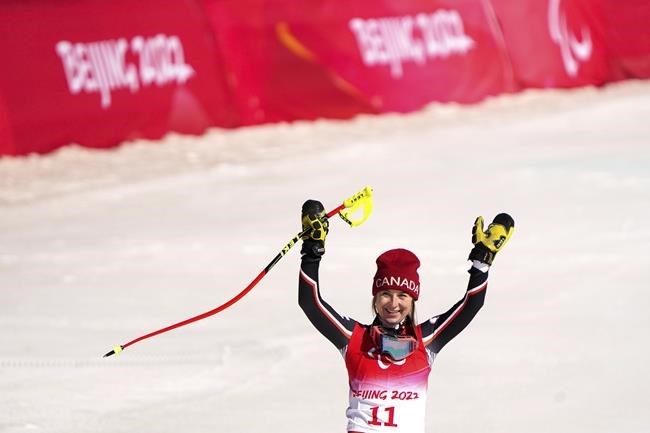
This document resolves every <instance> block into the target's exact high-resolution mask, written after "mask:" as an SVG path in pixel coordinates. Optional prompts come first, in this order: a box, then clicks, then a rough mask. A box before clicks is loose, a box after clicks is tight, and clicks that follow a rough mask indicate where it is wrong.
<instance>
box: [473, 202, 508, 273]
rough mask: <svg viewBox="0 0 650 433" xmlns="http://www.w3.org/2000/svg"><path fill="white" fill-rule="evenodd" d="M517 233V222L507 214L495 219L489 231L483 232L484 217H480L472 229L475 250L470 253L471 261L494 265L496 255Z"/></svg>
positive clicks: (501, 214)
mask: <svg viewBox="0 0 650 433" xmlns="http://www.w3.org/2000/svg"><path fill="white" fill-rule="evenodd" d="M514 231H515V220H514V219H513V218H512V217H511V216H510V215H508V214H507V213H500V214H499V215H497V216H495V217H494V220H492V223H491V224H490V225H489V226H488V228H487V230H485V231H483V217H482V216H479V217H478V218H476V221H474V227H472V243H473V244H474V248H473V249H472V251H471V252H470V253H469V257H468V259H469V260H478V261H479V262H482V263H486V264H488V265H491V264H492V261H493V260H494V256H495V255H496V253H498V252H499V251H501V249H503V247H504V246H505V244H506V243H507V242H508V240H509V239H510V236H512V233H513V232H514Z"/></svg>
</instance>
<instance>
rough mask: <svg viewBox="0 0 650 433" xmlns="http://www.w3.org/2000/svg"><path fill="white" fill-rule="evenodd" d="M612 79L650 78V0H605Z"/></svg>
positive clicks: (604, 15)
mask: <svg viewBox="0 0 650 433" xmlns="http://www.w3.org/2000/svg"><path fill="white" fill-rule="evenodd" d="M603 23H604V27H605V29H607V31H606V35H607V41H606V42H607V51H608V58H609V67H610V71H611V78H612V79H617V80H621V79H627V78H650V2H649V1H648V0H625V1H624V2H621V1H619V0H603Z"/></svg>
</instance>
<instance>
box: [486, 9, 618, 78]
mask: <svg viewBox="0 0 650 433" xmlns="http://www.w3.org/2000/svg"><path fill="white" fill-rule="evenodd" d="M492 4H493V5H494V9H495V14H496V15H497V16H498V17H499V22H500V23H501V26H502V29H503V35H504V38H505V44H506V46H507V47H508V54H509V56H510V60H511V62H512V67H513V69H514V73H515V76H516V77H517V81H518V83H519V85H520V86H521V87H522V88H526V87H542V88H543V87H552V88H556V87H576V86H581V85H591V84H603V83H604V82H606V81H607V80H608V78H609V75H610V71H609V68H608V64H607V46H606V32H605V28H604V25H603V19H602V2H594V1H591V0H543V1H539V0H528V1H519V2H513V1H509V0H492Z"/></svg>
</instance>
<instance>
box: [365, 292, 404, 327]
mask: <svg viewBox="0 0 650 433" xmlns="http://www.w3.org/2000/svg"><path fill="white" fill-rule="evenodd" d="M374 305H375V311H376V312H377V314H378V315H379V319H380V320H381V321H382V323H383V324H384V325H385V326H387V327H394V326H396V325H399V324H400V323H402V321H403V320H404V319H405V318H406V316H408V315H409V314H411V312H412V311H413V298H412V297H411V295H409V294H408V293H404V292H402V291H401V290H395V289H389V290H382V291H381V292H379V293H377V295H376V296H375V303H374Z"/></svg>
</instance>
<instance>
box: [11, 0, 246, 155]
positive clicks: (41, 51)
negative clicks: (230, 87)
mask: <svg viewBox="0 0 650 433" xmlns="http://www.w3.org/2000/svg"><path fill="white" fill-rule="evenodd" d="M215 52H216V51H215V47H214V45H213V44H212V40H211V38H210V31H209V28H208V27H207V23H206V22H205V19H204V14H203V11H202V10H201V9H200V8H198V7H197V4H196V2H194V1H191V0H180V1H178V0H157V1H155V2H132V1H128V0H111V1H110V2H95V1H71V2H44V1H34V0H20V1H5V2H2V3H0V53H2V56H3V65H2V68H0V92H2V97H1V98H0V105H1V104H2V100H4V103H5V105H6V107H7V109H6V112H5V116H6V118H7V119H8V121H7V124H8V125H7V126H5V128H7V127H8V128H10V129H9V130H5V131H4V132H0V139H2V141H1V142H0V155H1V154H4V155H18V154H25V153H28V152H47V151H50V150H53V149H55V148H57V147H60V146H62V145H66V144H69V143H78V144H82V145H84V146H88V147H109V146H115V145H117V144H119V143H121V142H123V141H125V140H129V139H134V138H139V137H146V138H159V137H161V136H162V135H163V134H165V133H166V132H168V131H170V130H174V131H180V132H187V133H200V132H202V131H203V130H204V129H205V128H206V127H208V126H210V125H221V126H234V125H236V124H237V123H238V121H237V119H236V118H233V113H232V112H230V111H229V108H230V102H229V101H228V98H227V92H226V89H225V84H224V82H223V77H224V74H223V73H222V71H221V68H220V65H219V64H218V63H217V61H216V59H217V57H216V56H215V55H214V53H215ZM208 54H209V55H208ZM2 116H3V112H2V108H1V107H0V126H1V125H2Z"/></svg>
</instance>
